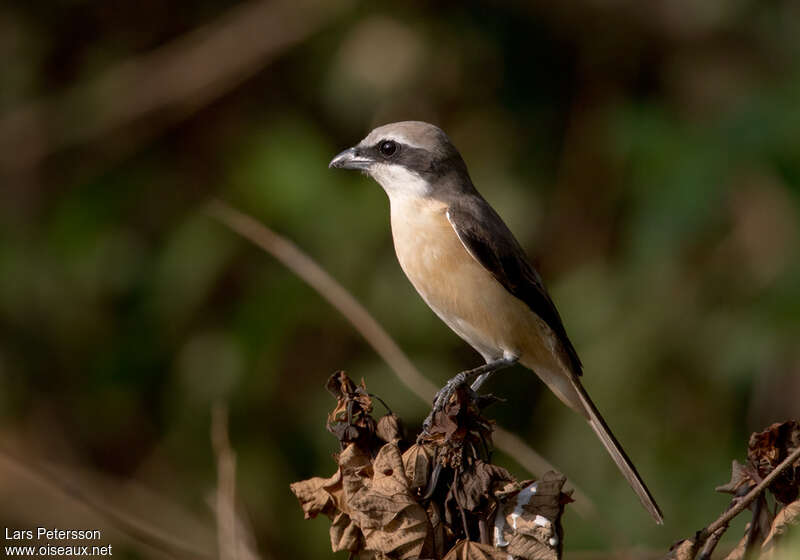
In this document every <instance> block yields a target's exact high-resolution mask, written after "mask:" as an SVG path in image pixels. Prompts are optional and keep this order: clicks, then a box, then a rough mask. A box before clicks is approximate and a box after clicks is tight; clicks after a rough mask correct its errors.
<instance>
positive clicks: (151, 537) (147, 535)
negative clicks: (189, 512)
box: [0, 450, 213, 559]
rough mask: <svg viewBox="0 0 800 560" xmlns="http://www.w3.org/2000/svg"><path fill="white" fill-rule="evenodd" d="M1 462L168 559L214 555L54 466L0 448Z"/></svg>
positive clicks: (210, 556) (209, 556)
mask: <svg viewBox="0 0 800 560" xmlns="http://www.w3.org/2000/svg"><path fill="white" fill-rule="evenodd" d="M0 461H2V462H4V463H6V465H7V466H8V467H9V468H11V469H13V470H14V471H16V472H17V473H19V474H21V475H22V476H24V477H26V478H28V479H30V480H33V481H35V482H36V483H38V484H41V485H42V486H44V487H45V488H47V489H48V490H49V491H50V492H52V493H54V494H61V495H63V496H65V497H67V498H68V499H70V500H72V501H74V502H76V503H79V504H81V505H83V506H84V507H86V508H87V509H90V510H92V511H94V512H96V513H97V514H99V515H100V516H102V517H103V518H104V519H106V520H107V521H108V522H109V523H111V524H112V525H114V526H115V527H116V528H117V529H119V530H120V531H122V532H123V533H125V534H126V535H128V536H129V537H131V538H132V539H133V540H135V541H137V542H140V543H142V544H145V545H147V546H149V547H151V548H153V549H154V550H158V551H160V552H162V553H164V554H166V555H167V556H169V557H171V558H186V559H198V558H212V557H213V556H212V555H211V554H209V553H208V552H207V551H205V550H202V549H199V548H197V547H196V546H194V545H193V544H191V543H188V542H184V541H181V540H179V539H176V538H175V537H173V536H172V535H170V534H169V533H167V532H166V531H163V530H161V529H160V528H158V527H154V526H152V525H150V524H148V523H147V522H145V521H143V520H142V519H138V518H136V517H134V516H132V515H130V514H128V513H126V512H124V511H121V510H118V509H116V508H114V507H111V506H109V505H108V504H106V503H105V502H101V501H100V500H98V499H95V498H93V497H91V496H90V495H89V494H88V493H87V492H85V491H84V490H83V489H82V488H80V487H79V486H78V485H77V484H75V483H74V482H73V481H72V480H69V479H67V478H66V477H64V476H61V475H60V474H59V473H57V472H56V471H55V470H54V469H51V468H46V467H40V466H33V465H31V464H28V463H27V462H25V461H23V460H21V459H18V458H16V457H14V456H13V455H11V454H10V453H8V452H6V451H5V450H0Z"/></svg>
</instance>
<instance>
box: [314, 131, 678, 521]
mask: <svg viewBox="0 0 800 560" xmlns="http://www.w3.org/2000/svg"><path fill="white" fill-rule="evenodd" d="M329 167H335V168H342V169H357V170H360V171H362V172H364V173H365V174H367V175H369V176H370V177H372V178H373V179H374V180H375V181H377V182H378V183H379V184H380V185H381V187H383V189H384V190H385V191H386V194H387V195H388V196H389V203H390V206H391V225H392V237H393V239H394V247H395V252H396V253H397V259H398V260H399V261H400V266H401V267H402V269H403V271H404V272H405V274H406V276H407V277H408V279H409V280H410V281H411V283H412V284H413V285H414V288H416V290H417V292H419V294H420V295H421V296H422V299H423V300H425V303H427V304H428V305H429V306H430V308H431V309H433V311H434V312H435V313H436V314H437V315H438V316H439V318H440V319H442V321H444V322H445V323H446V324H447V326H449V327H450V328H451V329H452V330H453V331H455V333H456V334H458V335H459V336H460V337H461V338H463V339H464V340H465V341H466V342H468V343H469V344H470V345H471V346H472V347H473V348H475V350H477V351H478V352H479V353H480V354H481V355H482V356H483V358H484V360H485V361H486V364H485V365H483V366H481V367H478V368H475V369H472V370H467V371H464V372H461V373H460V374H458V375H457V376H455V377H454V378H453V379H451V380H450V381H448V383H447V385H446V386H445V387H444V389H442V391H440V392H439V394H438V395H437V398H436V401H435V405H434V410H436V409H437V408H441V406H442V405H443V403H444V402H446V400H447V399H448V398H449V397H450V395H451V394H452V392H453V391H454V390H455V388H456V387H457V386H458V385H460V384H463V383H466V382H469V381H471V380H473V379H475V383H474V384H473V385H472V388H473V389H475V390H477V389H478V387H479V386H480V385H481V383H482V382H483V381H485V379H486V378H487V377H488V376H489V375H491V374H492V373H493V372H495V371H497V370H499V369H502V368H506V367H509V366H511V365H513V364H515V363H517V362H519V363H521V364H522V365H524V366H526V367H528V368H529V369H532V370H533V371H534V372H535V373H536V374H537V375H538V376H539V377H540V378H541V379H542V381H544V382H545V383H546V384H547V386H548V387H549V388H550V389H551V390H552V391H553V393H555V394H556V396H557V397H558V398H559V399H561V401H563V402H564V403H565V404H566V405H567V406H569V407H570V408H572V409H573V410H575V411H577V412H578V413H579V414H582V415H583V416H584V417H585V418H586V419H587V420H588V422H589V425H590V426H591V427H592V429H593V430H594V432H595V433H596V434H597V436H598V437H599V438H600V441H601V442H602V443H603V445H604V446H605V448H606V450H608V453H609V454H610V455H611V458H612V459H613V460H614V462H615V463H616V464H617V467H619V469H620V471H621V472H622V474H623V475H624V476H625V478H626V479H627V481H628V483H629V484H630V485H631V487H632V488H633V490H634V491H635V492H636V495H637V496H638V497H639V499H640V500H641V502H642V504H643V505H644V507H645V508H646V509H647V511H648V512H649V513H650V515H651V516H652V517H653V518H654V519H655V520H656V522H658V523H663V517H662V514H661V511H660V509H659V507H658V505H657V504H656V502H655V500H654V499H653V497H652V496H651V494H650V491H649V490H648V489H647V486H645V483H644V481H643V480H642V478H641V477H640V476H639V473H638V472H636V468H635V467H634V466H633V463H632V462H631V460H630V459H629V458H628V456H627V455H626V454H625V451H624V450H623V449H622V446H621V445H620V444H619V442H618V441H617V439H616V438H615V437H614V435H613V434H612V433H611V430H610V429H609V427H608V425H607V424H606V422H605V420H603V417H602V416H601V415H600V412H599V411H598V410H597V407H596V406H595V405H594V403H593V402H592V400H591V399H590V398H589V395H588V394H587V393H586V390H585V389H584V388H583V386H582V385H581V382H580V376H581V373H582V366H581V361H580V359H579V358H578V354H577V352H576V351H575V348H574V347H573V345H572V343H571V342H570V340H569V338H568V337H567V333H566V331H565V329H564V325H563V324H562V322H561V317H560V316H559V314H558V311H557V310H556V307H555V305H554V304H553V300H552V299H550V296H549V295H548V293H547V290H546V289H545V287H544V284H543V283H542V279H541V277H540V276H539V273H538V272H537V271H536V269H535V268H534V267H533V266H532V265H531V264H530V262H529V261H528V259H527V258H526V256H525V252H524V251H523V250H522V248H521V247H520V245H519V243H518V242H517V240H516V239H515V238H514V235H513V234H512V233H511V231H510V230H509V229H508V227H507V226H506V224H505V223H504V222H503V220H502V219H501V218H500V216H498V215H497V212H495V211H494V209H493V208H492V207H491V206H490V205H489V203H488V202H486V200H485V199H484V198H483V197H482V196H481V195H480V194H479V193H478V191H477V190H476V189H475V187H474V186H473V184H472V180H471V179H470V177H469V173H468V172H467V166H466V165H465V163H464V160H463V159H462V158H461V155H460V154H459V153H458V151H457V150H456V148H455V147H454V146H453V144H452V143H451V142H450V139H449V138H448V137H447V135H446V134H445V133H444V131H442V130H441V129H440V128H438V127H436V126H434V125H432V124H428V123H424V122H418V121H407V122H398V123H392V124H387V125H384V126H381V127H378V128H376V129H375V130H373V131H372V132H370V133H369V135H368V136H367V137H366V138H364V139H363V140H362V141H361V142H360V143H359V144H358V145H357V146H354V147H352V148H349V149H347V150H344V151H343V152H341V153H340V154H338V155H337V156H336V157H334V158H333V160H332V161H331V162H330V166H329Z"/></svg>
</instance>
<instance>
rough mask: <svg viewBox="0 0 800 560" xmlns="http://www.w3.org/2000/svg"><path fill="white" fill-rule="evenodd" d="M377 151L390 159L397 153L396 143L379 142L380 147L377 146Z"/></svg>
mask: <svg viewBox="0 0 800 560" xmlns="http://www.w3.org/2000/svg"><path fill="white" fill-rule="evenodd" d="M378 150H380V152H381V153H382V154H383V155H385V156H386V157H391V156H393V155H394V153H395V152H396V151H397V142H392V141H391V140H384V141H383V142H381V144H380V146H378Z"/></svg>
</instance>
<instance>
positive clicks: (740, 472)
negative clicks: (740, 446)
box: [714, 459, 756, 496]
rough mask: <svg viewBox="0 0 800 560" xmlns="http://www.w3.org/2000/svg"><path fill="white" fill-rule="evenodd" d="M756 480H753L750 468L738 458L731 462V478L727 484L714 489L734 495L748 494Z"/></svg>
mask: <svg viewBox="0 0 800 560" xmlns="http://www.w3.org/2000/svg"><path fill="white" fill-rule="evenodd" d="M755 485H756V482H755V481H754V480H753V476H752V472H751V470H750V468H748V467H747V466H745V465H742V464H741V463H740V462H739V461H737V460H736V459H734V460H733V463H732V464H731V480H730V482H728V483H727V484H723V485H722V486H717V487H716V488H715V489H714V490H716V491H717V492H723V493H726V494H733V495H734V496H743V495H745V494H747V492H749V491H750V490H751V489H752V488H753V487H754V486H755Z"/></svg>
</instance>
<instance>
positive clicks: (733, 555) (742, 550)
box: [725, 524, 750, 560]
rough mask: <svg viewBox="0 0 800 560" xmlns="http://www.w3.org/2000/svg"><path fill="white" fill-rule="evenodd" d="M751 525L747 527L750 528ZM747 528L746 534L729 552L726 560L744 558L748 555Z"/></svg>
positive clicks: (742, 559) (740, 559) (741, 559)
mask: <svg viewBox="0 0 800 560" xmlns="http://www.w3.org/2000/svg"><path fill="white" fill-rule="evenodd" d="M749 526H750V525H749V524H748V526H747V528H749ZM747 528H746V529H745V532H744V533H745V534H744V536H743V537H742V538H741V539H739V543H738V544H737V545H736V546H735V547H734V549H733V550H731V551H730V552H729V553H728V555H727V556H726V557H725V560H744V557H745V556H746V555H747V541H748V536H747V533H748V531H747Z"/></svg>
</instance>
